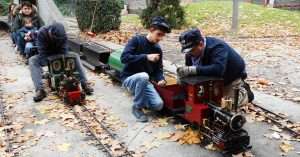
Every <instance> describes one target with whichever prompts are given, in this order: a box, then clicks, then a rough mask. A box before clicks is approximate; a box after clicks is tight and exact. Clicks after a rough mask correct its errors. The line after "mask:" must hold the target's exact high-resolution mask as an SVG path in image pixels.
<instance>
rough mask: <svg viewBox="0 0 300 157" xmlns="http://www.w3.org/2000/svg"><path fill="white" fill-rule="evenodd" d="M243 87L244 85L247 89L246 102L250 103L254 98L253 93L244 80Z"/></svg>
mask: <svg viewBox="0 0 300 157" xmlns="http://www.w3.org/2000/svg"><path fill="white" fill-rule="evenodd" d="M243 87H244V88H245V89H246V91H247V95H248V102H249V103H251V102H252V101H253V100H254V94H253V92H252V91H251V88H250V85H249V84H248V83H246V82H245V81H244V85H243Z"/></svg>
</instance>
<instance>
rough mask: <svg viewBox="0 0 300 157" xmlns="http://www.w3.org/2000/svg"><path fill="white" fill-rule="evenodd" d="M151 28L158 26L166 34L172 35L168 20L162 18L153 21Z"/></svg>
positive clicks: (157, 17) (158, 17)
mask: <svg viewBox="0 0 300 157" xmlns="http://www.w3.org/2000/svg"><path fill="white" fill-rule="evenodd" d="M150 26H156V27H158V28H160V29H161V30H163V31H164V32H166V33H171V28H170V25H169V24H168V22H167V21H166V19H165V18H164V17H162V16H156V17H154V18H153V19H152V21H151V25H150Z"/></svg>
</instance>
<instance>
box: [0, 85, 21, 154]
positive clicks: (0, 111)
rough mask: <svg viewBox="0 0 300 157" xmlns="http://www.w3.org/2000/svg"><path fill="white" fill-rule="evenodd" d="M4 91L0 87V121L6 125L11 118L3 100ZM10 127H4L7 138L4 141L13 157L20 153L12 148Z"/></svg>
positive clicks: (7, 150) (6, 150)
mask: <svg viewBox="0 0 300 157" xmlns="http://www.w3.org/2000/svg"><path fill="white" fill-rule="evenodd" d="M2 93H3V91H2V90H1V89H0V118H1V119H0V120H1V121H0V123H1V124H2V125H3V127H6V126H9V125H10V124H11V122H10V120H9V117H8V115H7V114H6V109H5V106H4V102H3V94H2ZM10 130H11V129H10V128H4V129H3V132H4V135H5V137H4V138H5V139H4V142H5V146H6V148H5V152H6V153H7V154H9V155H11V156H13V157H17V156H19V154H18V153H17V152H14V151H13V148H12V141H13V139H12V138H11V137H12V136H11V133H10Z"/></svg>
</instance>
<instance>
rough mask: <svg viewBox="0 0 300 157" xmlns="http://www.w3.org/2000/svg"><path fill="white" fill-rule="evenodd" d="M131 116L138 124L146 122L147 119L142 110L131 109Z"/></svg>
mask: <svg viewBox="0 0 300 157" xmlns="http://www.w3.org/2000/svg"><path fill="white" fill-rule="evenodd" d="M132 114H133V115H134V116H135V118H136V119H137V121H138V122H143V123H145V122H148V117H147V116H146V114H145V113H144V112H143V110H142V109H139V108H136V107H132Z"/></svg>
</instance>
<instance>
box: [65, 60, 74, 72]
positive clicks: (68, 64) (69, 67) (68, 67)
mask: <svg viewBox="0 0 300 157" xmlns="http://www.w3.org/2000/svg"><path fill="white" fill-rule="evenodd" d="M65 70H67V71H74V70H75V60H74V59H73V58H68V59H67V60H66V63H65Z"/></svg>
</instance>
